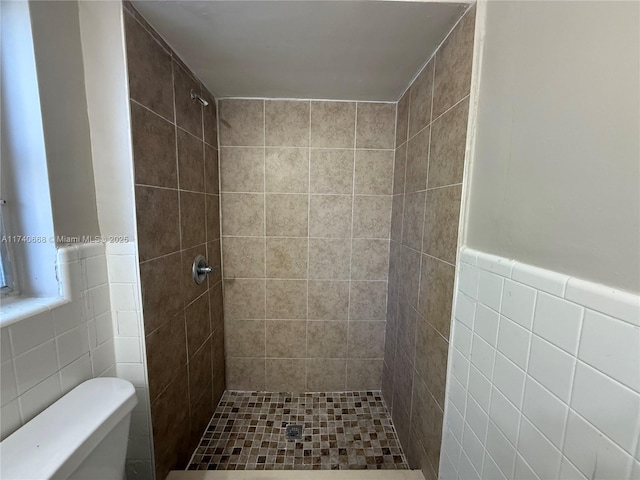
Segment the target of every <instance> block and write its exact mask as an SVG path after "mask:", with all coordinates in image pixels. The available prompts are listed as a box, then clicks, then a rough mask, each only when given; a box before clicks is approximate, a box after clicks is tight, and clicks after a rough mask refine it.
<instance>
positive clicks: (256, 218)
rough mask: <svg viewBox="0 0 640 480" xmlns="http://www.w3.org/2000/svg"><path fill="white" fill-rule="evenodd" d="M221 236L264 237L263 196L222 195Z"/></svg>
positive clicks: (249, 194) (244, 194) (245, 194)
mask: <svg viewBox="0 0 640 480" xmlns="http://www.w3.org/2000/svg"><path fill="white" fill-rule="evenodd" d="M222 234H223V235H239V236H249V237H257V236H263V235H264V195H262V194H260V195H258V194H254V193H223V194H222Z"/></svg>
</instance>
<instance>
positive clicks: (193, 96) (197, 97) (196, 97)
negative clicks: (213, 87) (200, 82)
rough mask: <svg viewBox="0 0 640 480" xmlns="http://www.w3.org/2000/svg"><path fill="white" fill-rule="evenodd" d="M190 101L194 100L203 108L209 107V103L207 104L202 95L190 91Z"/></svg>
mask: <svg viewBox="0 0 640 480" xmlns="http://www.w3.org/2000/svg"><path fill="white" fill-rule="evenodd" d="M191 100H196V101H198V102H200V104H201V105H202V106H203V107H207V106H209V102H207V101H206V100H205V99H204V98H203V97H202V95H200V94H199V93H196V92H194V91H193V90H191Z"/></svg>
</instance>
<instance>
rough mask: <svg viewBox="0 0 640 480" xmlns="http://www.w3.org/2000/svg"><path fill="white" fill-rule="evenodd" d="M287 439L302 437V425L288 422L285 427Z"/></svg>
mask: <svg viewBox="0 0 640 480" xmlns="http://www.w3.org/2000/svg"><path fill="white" fill-rule="evenodd" d="M285 431H286V435H287V440H296V439H299V438H302V425H293V424H289V425H287V426H286V427H285Z"/></svg>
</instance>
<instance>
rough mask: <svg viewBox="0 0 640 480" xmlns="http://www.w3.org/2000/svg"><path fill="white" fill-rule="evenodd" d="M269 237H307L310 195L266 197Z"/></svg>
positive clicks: (268, 195)
mask: <svg viewBox="0 0 640 480" xmlns="http://www.w3.org/2000/svg"><path fill="white" fill-rule="evenodd" d="M266 202H267V205H266V231H267V235H268V236H278V237H306V236H307V234H308V231H309V230H308V226H309V205H308V203H309V196H308V195H293V194H292V195H278V194H267V195H266Z"/></svg>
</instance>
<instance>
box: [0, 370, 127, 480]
mask: <svg viewBox="0 0 640 480" xmlns="http://www.w3.org/2000/svg"><path fill="white" fill-rule="evenodd" d="M136 403H137V398H136V392H135V389H134V388H133V385H131V383H129V382H127V381H126V380H122V379H119V378H94V379H92V380H88V381H86V382H84V383H82V384H80V385H78V386H77V387H76V388H74V389H73V390H72V391H70V392H69V393H68V394H66V395H65V396H64V397H62V398H61V399H60V400H58V401H57V402H55V403H54V404H53V405H51V406H50V407H49V408H47V409H46V410H45V411H43V412H42V413H41V414H39V415H38V416H36V417H35V418H34V419H32V420H31V421H30V422H28V423H26V424H25V425H24V426H23V427H21V428H20V429H18V430H17V431H16V432H15V433H13V434H12V435H10V436H9V437H7V438H6V439H5V440H4V441H2V442H1V443H0V478H1V479H2V480H45V479H47V480H48V479H56V480H67V479H69V480H80V479H82V480H122V479H123V478H124V463H125V455H126V453H127V439H128V436H129V422H130V419H131V411H132V410H133V408H134V407H135V406H136Z"/></svg>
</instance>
